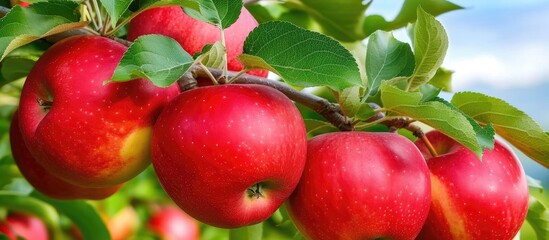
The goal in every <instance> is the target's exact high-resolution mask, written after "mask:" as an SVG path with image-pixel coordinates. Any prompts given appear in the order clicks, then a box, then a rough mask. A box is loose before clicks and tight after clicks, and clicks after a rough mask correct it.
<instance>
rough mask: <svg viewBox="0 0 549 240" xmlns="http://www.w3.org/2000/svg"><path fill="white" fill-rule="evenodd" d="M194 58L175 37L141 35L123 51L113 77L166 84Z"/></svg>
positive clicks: (182, 71) (183, 71) (176, 77)
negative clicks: (145, 79) (144, 79)
mask: <svg viewBox="0 0 549 240" xmlns="http://www.w3.org/2000/svg"><path fill="white" fill-rule="evenodd" d="M193 62H194V60H193V58H192V57H191V56H190V55H189V54H188V53H187V52H185V50H183V48H182V47H181V45H179V43H177V41H175V40H174V39H172V38H169V37H165V36H162V35H154V34H153V35H144V36H141V37H139V38H138V39H136V40H135V41H134V42H133V44H132V45H131V46H130V47H129V48H128V50H127V51H126V53H124V57H122V60H121V61H120V64H119V65H118V66H117V67H116V70H115V71H114V74H113V76H112V81H114V82H125V81H129V80H132V79H137V78H147V79H150V80H151V81H152V83H153V84H154V85H156V86H159V87H167V86H170V85H171V84H172V83H174V82H176V81H177V80H178V79H179V78H180V77H181V76H183V74H185V72H187V70H189V68H190V67H191V65H192V64H193Z"/></svg>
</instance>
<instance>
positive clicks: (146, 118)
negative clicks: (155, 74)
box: [19, 36, 179, 188]
mask: <svg viewBox="0 0 549 240" xmlns="http://www.w3.org/2000/svg"><path fill="white" fill-rule="evenodd" d="M125 50H126V47H125V46H123V45H122V44H120V43H117V42H116V41H114V40H111V39H108V38H103V37H99V36H79V37H72V38H68V39H65V40H63V41H61V42H58V43H57V44H55V45H54V46H52V47H50V48H49V49H48V50H47V51H46V52H45V53H44V54H43V55H42V57H40V59H39V60H38V61H37V62H36V64H35V65H34V67H33V69H32V70H31V72H30V73H29V75H28V77H27V80H26V82H25V85H24V87H23V90H22V94H21V103H20V109H19V121H20V129H21V132H22V134H23V139H24V141H25V143H26V145H27V147H28V149H29V151H30V152H31V154H32V156H33V157H34V158H35V159H36V160H37V161H38V162H39V164H40V165H42V166H43V167H44V168H45V169H46V170H47V171H48V172H51V173H52V174H54V175H56V176H58V177H59V178H61V179H63V180H65V181H67V182H69V183H72V184H74V185H78V186H82V187H94V188H99V187H101V188H102V187H112V186H116V185H118V184H121V183H123V182H125V181H127V180H129V179H131V178H133V177H134V176H136V175H137V174H139V173H140V172H141V171H142V170H143V169H145V167H147V166H148V164H149V162H150V158H149V156H150V153H149V149H150V137H151V129H152V125H153V123H154V121H155V119H156V117H157V115H158V114H159V112H160V110H161V109H162V107H163V106H164V105H165V104H166V103H167V102H168V101H169V100H171V99H172V98H174V97H175V96H177V94H179V89H178V87H177V86H176V85H173V86H171V87H168V88H158V87H155V86H154V85H152V83H151V82H150V81H148V80H144V79H139V80H134V81H129V82H124V83H108V84H104V81H106V80H108V79H110V77H111V76H112V74H113V72H114V69H115V68H116V66H117V65H118V62H119V61H120V59H121V58H122V55H123V54H124V52H125Z"/></svg>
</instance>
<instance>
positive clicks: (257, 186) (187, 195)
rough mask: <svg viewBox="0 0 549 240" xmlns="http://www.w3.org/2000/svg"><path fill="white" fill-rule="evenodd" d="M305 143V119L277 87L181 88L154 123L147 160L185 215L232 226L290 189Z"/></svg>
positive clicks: (262, 214)
mask: <svg viewBox="0 0 549 240" xmlns="http://www.w3.org/2000/svg"><path fill="white" fill-rule="evenodd" d="M306 150H307V139H306V132H305V126H304V123H303V119H302V118H301V115H300V114H299V111H298V110H297V108H296V107H295V106H294V104H293V103H292V101H290V100H289V99H288V98H287V97H286V96H284V95H283V94H282V93H280V92H278V91H276V90H274V89H272V88H269V87H265V86H259V85H220V86H210V87H201V88H198V89H194V90H190V91H187V92H183V93H182V94H181V95H179V96H178V97H176V98H175V99H174V100H173V101H171V102H170V103H169V104H168V106H166V108H165V109H164V111H162V113H161V114H160V117H159V118H158V121H157V123H156V124H155V126H154V130H153V140H152V159H153V160H152V162H153V166H154V169H155V171H156V173H157V174H158V177H159V180H160V183H161V184H162V186H163V187H164V190H166V192H167V193H168V195H169V196H170V197H171V198H172V199H173V200H174V202H175V203H176V204H177V205H179V207H181V208H182V209H183V211H185V212H186V213H188V214H189V215H191V216H192V217H193V218H195V219H197V220H199V221H202V222H204V223H206V224H209V225H213V226H216V227H223V228H235V227H241V226H245V225H251V224H255V223H259V222H261V221H263V220H265V219H267V218H268V217H269V216H271V214H272V213H273V212H274V211H276V209H278V207H279V206H280V205H281V204H282V202H284V200H286V198H287V197H288V196H289V195H290V194H291V193H292V191H293V190H294V188H295V186H296V184H297V182H298V181H299V178H300V176H301V173H302V170H303V167H304V164H305V158H306Z"/></svg>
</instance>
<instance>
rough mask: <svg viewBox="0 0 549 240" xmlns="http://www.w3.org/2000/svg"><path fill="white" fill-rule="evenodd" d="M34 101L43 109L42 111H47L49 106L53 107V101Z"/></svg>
mask: <svg viewBox="0 0 549 240" xmlns="http://www.w3.org/2000/svg"><path fill="white" fill-rule="evenodd" d="M36 101H37V102H38V105H40V106H42V107H44V109H46V110H49V109H50V108H51V106H52V105H53V101H49V100H44V99H41V98H37V99H36Z"/></svg>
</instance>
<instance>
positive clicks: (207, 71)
mask: <svg viewBox="0 0 549 240" xmlns="http://www.w3.org/2000/svg"><path fill="white" fill-rule="evenodd" d="M196 65H197V66H198V67H200V68H201V69H202V70H203V71H204V72H205V73H206V76H207V77H208V78H209V79H210V80H211V81H212V83H213V84H214V85H218V84H219V82H218V81H217V79H216V78H215V77H214V75H212V73H211V72H210V70H209V69H208V68H207V67H206V66H204V64H202V63H201V62H198V63H197V64H196Z"/></svg>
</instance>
